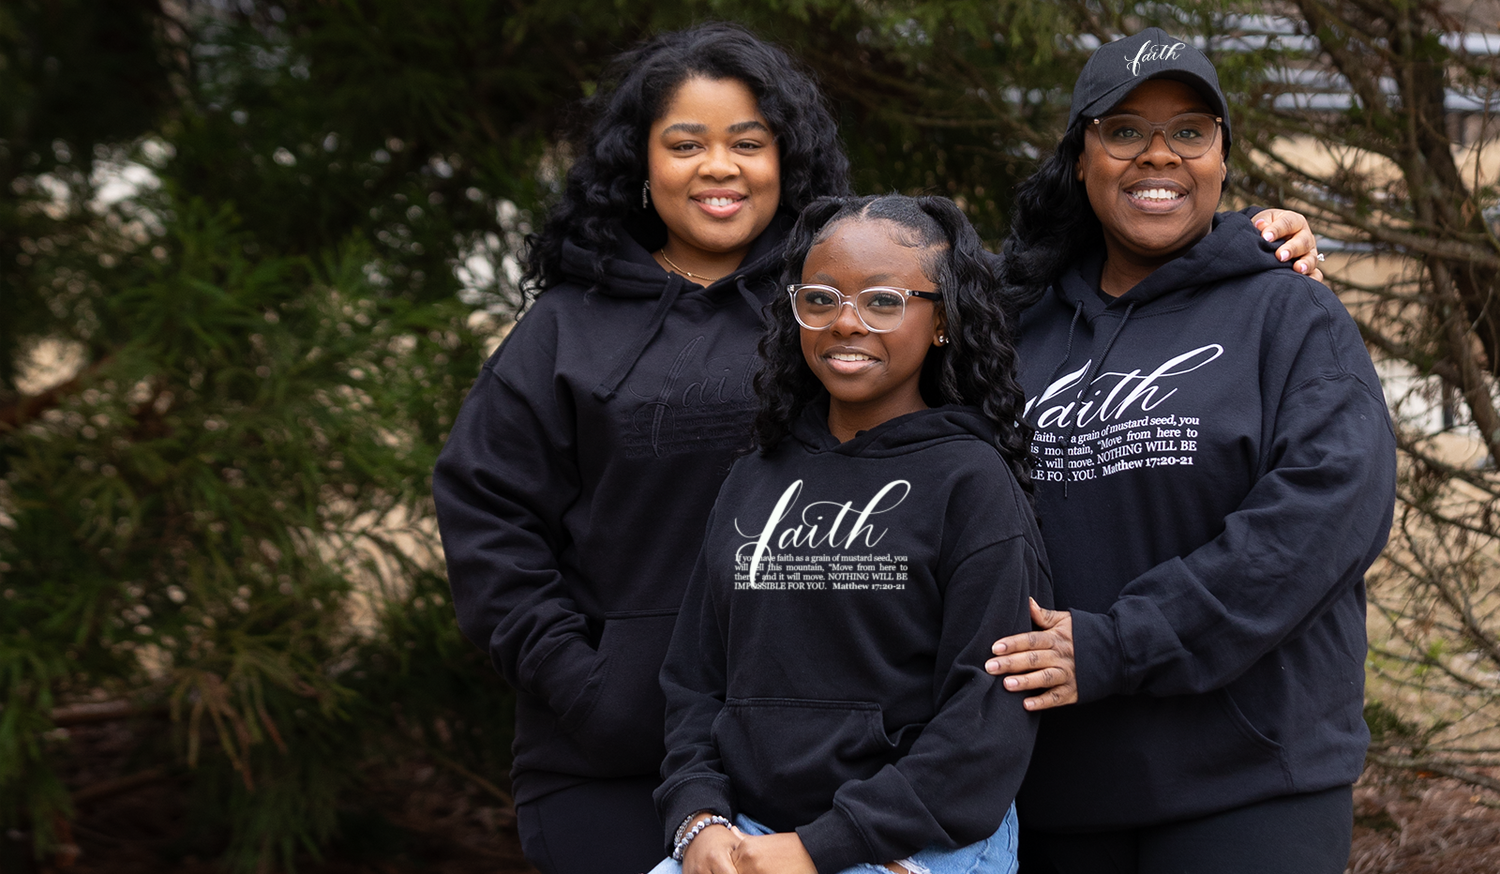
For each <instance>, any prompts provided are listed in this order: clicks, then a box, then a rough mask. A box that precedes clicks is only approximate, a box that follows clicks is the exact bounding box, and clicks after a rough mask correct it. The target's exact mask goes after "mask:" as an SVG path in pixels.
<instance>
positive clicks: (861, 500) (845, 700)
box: [656, 402, 1051, 872]
mask: <svg viewBox="0 0 1500 874" xmlns="http://www.w3.org/2000/svg"><path fill="white" fill-rule="evenodd" d="M993 433H994V432H993V429H992V428H991V427H990V425H989V423H988V421H987V420H986V419H984V417H983V416H982V415H981V414H980V413H979V412H978V411H976V410H973V409H972V408H969V407H941V408H938V409H932V410H925V411H922V412H917V413H911V414H909V415H906V416H900V417H898V418H895V419H892V420H890V421H889V422H886V423H884V424H882V425H880V426H878V427H875V428H872V429H870V430H869V431H863V432H860V434H859V435H858V436H856V437H855V438H854V439H852V440H850V441H848V442H846V443H842V444H840V443H839V442H838V441H837V440H836V439H834V438H833V436H832V435H830V434H829V432H828V427H827V405H826V402H825V403H824V404H823V405H821V406H819V405H814V406H813V407H812V408H810V409H809V410H808V411H807V412H806V413H805V414H804V415H803V416H802V417H801V418H800V419H799V420H798V421H797V422H795V423H794V427H793V430H792V435H791V436H790V437H789V438H787V439H785V440H783V441H782V442H781V444H780V445H779V446H778V447H777V448H776V449H775V450H774V451H773V452H771V453H769V454H767V455H753V456H747V457H745V458H742V459H740V460H739V461H738V462H736V463H735V466H734V470H733V471H732V472H731V473H730V475H729V479H728V480H726V481H725V483H724V488H723V491H722V492H721V493H720V495H719V500H718V502H717V503H716V504H715V505H714V510H713V515H712V517H711V518H710V519H709V523H708V531H707V534H706V535H705V538H704V543H703V552H702V555H701V557H700V558H699V560H698V566H697V568H696V569H695V570H694V573H693V579H692V582H691V583H690V584H689V586H688V592H687V596H686V598H685V600H684V603H683V607H682V614H681V616H680V617H679V618H678V622H677V629H676V631H675V632H674V634H673V636H672V648H671V650H670V651H669V652H668V656H667V661H666V664H665V666H664V667H663V669H662V686H663V688H664V689H665V690H666V694H667V706H668V716H667V748H668V753H667V760H666V764H665V765H664V766H663V768H662V772H663V775H664V776H665V778H666V779H665V782H664V783H663V784H662V787H661V788H660V789H658V790H657V795H656V799H657V810H658V811H659V812H660V813H661V815H662V819H663V822H664V824H665V826H666V829H667V833H668V835H670V834H671V833H672V831H673V830H674V829H675V828H676V827H677V825H678V824H679V823H681V822H682V821H683V819H684V818H686V817H687V816H688V815H690V814H692V813H694V812H696V811H700V810H713V811H716V812H718V813H720V814H721V815H725V816H733V815H735V814H738V813H744V814H747V815H749V816H750V817H752V818H754V819H756V820H759V821H760V822H762V823H764V824H765V825H767V826H769V827H771V828H772V829H774V830H776V831H789V830H792V829H795V830H796V831H797V833H798V835H799V836H800V837H801V839H802V843H803V845H804V846H805V847H806V848H807V851H808V853H809V854H810V855H811V856H812V858H813V861H814V862H815V863H816V865H817V868H818V870H819V871H822V872H833V871H841V870H843V869H845V868H848V867H850V866H852V865H854V864H856V863H859V862H872V863H882V862H889V861H891V860H893V859H900V858H904V857H906V856H909V855H911V854H912V853H913V852H916V851H917V850H919V849H922V848H924V847H927V846H931V845H934V844H936V845H940V846H948V847H956V846H963V845H966V844H970V843H973V842H975V841H978V840H981V839H983V838H986V837H988V836H989V835H991V834H993V833H994V832H995V830H996V829H997V828H999V826H1000V823H1001V821H1002V820H1003V819H1004V817H1005V813H1006V810H1007V809H1008V808H1009V806H1010V803H1011V801H1012V799H1013V798H1014V797H1015V792H1016V789H1017V787H1018V786H1019V785H1020V781H1021V776H1022V774H1023V772H1024V771H1025V767H1026V760H1027V757H1028V755H1029V754H1030V752H1031V744H1032V739H1033V735H1034V731H1035V728H1036V719H1035V717H1034V716H1032V715H1031V714H1029V713H1027V712H1026V711H1025V709H1024V708H1023V707H1022V696H1021V695H1019V694H1016V693H1011V692H1006V691H1005V690H1004V688H1003V687H1002V686H1001V685H1000V683H999V681H997V680H995V679H994V678H992V677H990V676H989V675H987V674H986V673H985V672H984V663H985V660H986V659H987V658H988V657H989V655H990V645H991V644H992V643H993V642H994V640H995V639H996V638H997V637H1000V636H1003V635H1005V634H1011V633H1015V632H1018V631H1024V630H1027V629H1029V628H1030V627H1031V622H1030V619H1029V618H1028V613H1027V605H1026V598H1027V596H1028V595H1034V596H1036V597H1037V598H1038V599H1039V600H1042V601H1043V602H1044V603H1046V602H1049V601H1050V597H1051V592H1050V583H1049V582H1048V578H1047V573H1046V569H1045V564H1044V560H1043V558H1042V552H1041V549H1040V546H1039V541H1038V534H1037V531H1036V525H1035V522H1034V520H1033V518H1032V514H1031V509H1030V507H1029V506H1028V503H1027V500H1026V498H1025V496H1024V494H1023V493H1022V492H1021V489H1020V487H1019V486H1018V485H1017V484H1016V481H1015V478H1014V477H1013V476H1012V475H1011V473H1010V468H1009V467H1007V466H1006V463H1005V461H1004V459H1003V458H1002V457H1001V455H1000V453H999V451H998V450H997V449H996V447H995V445H994V443H993V439H994V438H993ZM669 840H670V838H669Z"/></svg>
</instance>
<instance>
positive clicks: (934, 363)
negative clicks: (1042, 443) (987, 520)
mask: <svg viewBox="0 0 1500 874" xmlns="http://www.w3.org/2000/svg"><path fill="white" fill-rule="evenodd" d="M846 221H884V222H890V223H891V224H892V225H895V226H896V228H898V229H899V234H898V236H897V239H898V240H899V241H900V242H901V244H902V245H905V246H911V247H913V248H920V249H922V250H923V257H922V259H921V260H922V272H923V274H924V275H925V276H926V277H927V279H928V280H929V281H931V282H932V284H933V285H934V286H936V287H937V290H938V292H939V293H941V294H942V296H943V299H942V301H941V302H940V304H939V305H940V306H942V308H943V314H944V316H945V317H946V319H947V327H946V329H945V333H946V335H947V337H948V343H947V345H945V346H934V347H932V348H931V349H929V350H928V352H927V359H926V361H925V362H923V365H922V374H921V378H920V380H921V381H920V387H921V391H922V398H923V400H924V401H926V402H927V403H928V404H929V405H931V406H939V405H942V404H968V405H970V406H974V407H978V408H979V409H980V411H981V412H983V413H984V416H985V418H987V419H989V420H990V422H991V423H992V424H993V425H994V426H995V433H996V445H997V446H998V447H999V449H1000V451H1001V453H1002V454H1003V455H1004V456H1005V459H1006V461H1007V462H1008V463H1009V464H1010V468H1011V470H1012V471H1013V472H1014V473H1015V476H1016V479H1017V480H1018V481H1019V482H1020V483H1021V486H1022V487H1023V488H1025V489H1026V490H1027V491H1028V492H1030V490H1031V457H1030V456H1031V448H1030V447H1031V428H1030V427H1029V426H1028V425H1026V424H1025V423H1024V422H1022V421H1021V412H1022V410H1023V409H1024V408H1025V403H1026V401H1025V394H1024V393H1023V392H1022V390H1021V386H1020V384H1019V383H1018V382H1017V381H1016V347H1015V343H1014V336H1013V334H1012V323H1011V320H1010V318H1009V317H1008V316H1007V314H1006V311H1005V308H1004V306H1002V304H1001V301H1000V299H999V298H998V297H996V296H995V294H994V276H993V274H992V273H991V271H990V268H989V266H988V262H989V256H988V254H987V253H986V252H985V251H984V247H983V246H982V245H981V244H980V242H979V235H978V234H977V233H975V231H974V227H973V226H972V225H970V224H969V220H968V219H967V218H965V217H964V214H963V212H962V211H961V210H959V208H958V207H957V206H955V205H954V203H953V201H951V200H949V199H948V198H946V197H906V196H904V195H899V194H883V195H876V196H873V197H825V198H821V199H819V200H817V201H814V202H813V204H812V205H811V206H809V207H808V208H807V209H806V210H804V211H803V213H802V215H801V217H799V218H798V219H797V224H796V226H795V227H793V228H792V233H791V236H790V238H789V239H788V240H787V265H786V274H785V278H784V283H793V282H801V281H802V267H803V264H804V263H805V262H806V260H807V254H808V251H809V250H811V249H812V247H813V246H815V245H817V244H818V243H820V242H822V241H823V240H826V239H828V237H829V235H830V234H832V233H833V231H834V229H835V228H836V227H838V225H839V224H841V223H843V222H846ZM760 355H761V359H762V364H761V369H760V371H759V372H758V373H757V374H756V377H755V391H756V393H757V395H759V397H760V410H759V411H758V412H757V413H756V416H755V424H754V432H755V444H756V446H757V447H758V448H759V449H760V450H761V451H762V452H767V451H769V450H770V449H772V448H773V447H775V446H776V444H777V443H779V442H781V440H782V438H784V437H786V435H787V433H788V432H789V431H790V429H791V423H792V421H793V419H795V418H796V417H797V416H798V415H801V413H802V410H803V409H805V408H806V407H807V405H808V404H809V403H811V402H812V401H813V400H814V399H815V398H817V397H818V396H819V395H820V393H821V392H822V391H823V386H822V384H821V383H819V382H818V379H817V377H815V376H814V375H813V372H812V369H811V368H809V367H808V366H807V361H806V360H805V359H804V358H803V357H802V335H801V329H800V328H799V327H798V325H797V321H796V319H795V318H794V317H793V315H792V303H791V298H790V297H789V296H787V295H785V294H780V295H777V296H776V298H775V300H774V302H773V303H772V304H771V325H770V327H769V328H768V329H767V331H766V334H765V335H764V336H763V337H762V338H761V341H760Z"/></svg>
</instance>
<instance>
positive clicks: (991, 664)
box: [984, 659, 1000, 674]
mask: <svg viewBox="0 0 1500 874" xmlns="http://www.w3.org/2000/svg"><path fill="white" fill-rule="evenodd" d="M984 669H985V670H986V671H989V672H990V673H992V674H993V673H995V672H996V671H998V670H1000V662H998V661H996V660H993V659H992V660H990V661H987V662H985V663H984Z"/></svg>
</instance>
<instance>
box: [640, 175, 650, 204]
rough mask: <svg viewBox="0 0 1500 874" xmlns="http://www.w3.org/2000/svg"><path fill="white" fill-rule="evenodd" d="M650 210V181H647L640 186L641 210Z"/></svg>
mask: <svg viewBox="0 0 1500 874" xmlns="http://www.w3.org/2000/svg"><path fill="white" fill-rule="evenodd" d="M650 208H651V180H650V179H647V180H646V181H645V182H644V183H642V184H641V209H650Z"/></svg>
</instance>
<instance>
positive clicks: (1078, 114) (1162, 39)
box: [1068, 27, 1230, 146]
mask: <svg viewBox="0 0 1500 874" xmlns="http://www.w3.org/2000/svg"><path fill="white" fill-rule="evenodd" d="M1148 79H1176V80H1177V81H1179V82H1184V83H1186V84H1188V85H1191V86H1192V87H1193V88H1194V89H1196V90H1197V91H1198V93H1199V94H1201V95H1203V99H1204V100H1206V101H1208V105H1209V107H1210V108H1211V109H1212V110H1213V111H1214V114H1215V115H1218V116H1220V117H1222V118H1223V119H1224V145H1225V146H1228V145H1229V142H1230V135H1229V104H1228V102H1227V101H1225V100H1224V92H1223V91H1222V90H1221V89H1220V88H1219V74H1218V72H1217V71H1215V70H1214V65H1213V62H1212V61H1210V60H1209V59H1208V57H1207V56H1206V55H1204V54H1203V53H1202V52H1200V51H1198V50H1197V49H1196V48H1194V47H1193V46H1192V44H1191V43H1188V42H1186V41H1185V40H1180V39H1177V38H1176V37H1174V36H1169V35H1168V34H1167V32H1166V31H1164V30H1162V29H1161V28H1159V27H1148V28H1146V29H1145V30H1143V31H1141V32H1140V33H1138V34H1136V35H1135V36H1127V37H1125V38H1124V39H1118V40H1115V41H1114V42H1112V43H1106V44H1105V45H1102V46H1100V47H1099V48H1098V50H1097V51H1095V52H1094V54H1093V56H1092V57H1090V58H1089V61H1088V63H1087V64H1084V65H1083V72H1082V73H1079V74H1078V83H1077V84H1076V85H1074V86H1073V106H1072V108H1071V109H1069V110H1068V129H1069V130H1072V128H1073V125H1075V124H1077V123H1078V121H1079V119H1088V118H1096V117H1098V116H1100V115H1103V114H1104V113H1106V112H1109V111H1110V110H1111V109H1113V108H1114V106H1115V104H1117V103H1119V102H1120V101H1121V100H1124V99H1125V96H1126V95H1127V94H1129V93H1130V92H1131V91H1134V90H1135V89H1136V86H1138V85H1140V84H1141V83H1142V82H1145V81H1147V80H1148Z"/></svg>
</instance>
